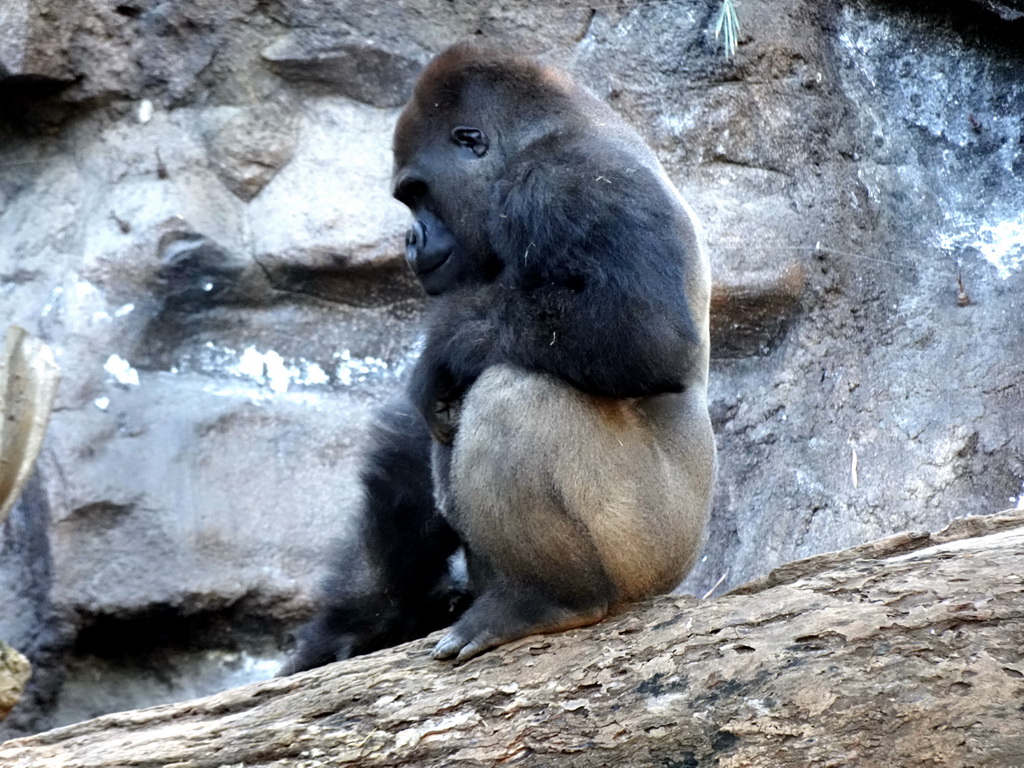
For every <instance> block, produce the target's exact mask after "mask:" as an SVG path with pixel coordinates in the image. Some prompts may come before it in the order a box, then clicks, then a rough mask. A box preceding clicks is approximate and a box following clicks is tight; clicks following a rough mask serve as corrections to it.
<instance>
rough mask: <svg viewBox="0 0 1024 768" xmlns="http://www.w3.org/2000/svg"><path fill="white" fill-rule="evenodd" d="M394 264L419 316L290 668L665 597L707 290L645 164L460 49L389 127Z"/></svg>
mask: <svg viewBox="0 0 1024 768" xmlns="http://www.w3.org/2000/svg"><path fill="white" fill-rule="evenodd" d="M394 193H395V197H396V198H397V199H399V200H400V201H401V202H403V203H404V204H405V205H406V206H407V207H409V209H410V210H411V211H412V213H413V216H414V219H415V222H414V225H413V227H412V228H411V229H410V233H409V236H408V237H407V241H406V242H407V251H406V258H407V260H408V261H409V264H410V266H411V267H412V269H413V271H414V272H415V273H416V275H417V276H418V277H419V279H420V280H421V282H422V283H423V285H424V288H425V289H426V290H427V292H428V294H430V295H431V296H432V299H431V302H432V305H431V310H430V314H429V316H428V322H427V333H426V343H425V345H424V350H423V354H422V355H421V357H420V358H419V360H418V361H417V363H416V365H415V367H414V369H413V372H412V375H411V378H410V382H409V385H408V387H407V399H405V400H402V401H399V402H397V404H395V405H393V406H392V409H391V410H390V411H386V412H385V413H384V414H382V415H381V416H380V420H379V422H378V426H377V430H376V434H375V437H374V443H373V447H372V449H371V451H370V453H369V454H368V457H367V460H366V465H365V469H364V472H363V482H364V485H365V497H364V502H363V504H364V506H363V509H362V512H361V515H360V519H361V521H362V522H361V525H362V529H361V531H360V534H359V536H358V540H357V541H355V542H353V544H352V545H351V546H350V547H349V548H348V549H347V551H346V552H345V553H343V554H342V556H341V557H340V558H339V561H338V563H337V565H336V569H335V572H334V574H333V576H332V577H331V579H330V580H329V581H328V584H327V587H326V589H325V595H324V598H323V602H322V608H321V611H320V613H319V614H318V616H317V617H316V618H315V619H314V621H313V622H312V623H311V624H310V625H308V626H307V627H306V628H305V629H304V630H303V631H302V634H301V636H300V642H299V648H298V651H297V653H296V655H295V656H294V657H293V659H292V662H291V663H290V664H289V666H288V668H287V669H288V671H295V670H297V669H305V668H308V667H311V666H316V665H318V664H322V663H325V662H326V661H329V660H331V659H334V658H344V657H346V656H348V655H351V654H353V653H363V652H367V651H370V650H374V649H376V648H380V647H383V646H386V645H390V644H394V643H397V642H401V641H402V640H405V639H409V638H412V637H416V636H419V635H422V634H425V633H427V632H429V631H431V630H432V629H434V628H437V627H439V626H442V625H444V624H446V623H449V622H450V621H451V620H452V619H455V618H456V617H457V616H458V615H459V613H460V612H461V611H462V610H463V608H465V606H466V602H467V599H466V595H465V593H463V592H462V591H461V589H460V587H459V585H458V584H457V583H456V582H455V581H453V579H452V576H451V574H450V573H449V568H448V565H449V560H450V558H451V556H452V555H453V553H455V552H456V550H458V549H459V548H460V546H461V547H462V549H463V550H464V552H465V556H466V563H467V567H468V576H469V589H470V594H471V595H472V603H471V604H470V606H469V607H468V609H466V610H465V613H464V614H463V615H462V616H461V618H459V619H458V620H457V621H456V623H455V625H454V627H453V628H452V630H451V631H450V632H449V633H448V635H447V636H446V637H445V638H444V639H442V640H441V642H440V643H438V645H437V647H436V648H435V651H434V655H435V657H437V658H448V657H452V656H457V657H458V658H459V659H460V660H464V659H467V658H470V657H472V656H474V655H476V654H478V653H481V652H483V651H484V650H486V649H488V648H491V647H494V646H495V645H499V644H501V643H504V642H508V641H510V640H514V639H516V638H517V637H522V636H524V635H527V634H532V633H535V632H545V631H557V630H561V629H567V628H571V627H574V626H580V625H582V624H587V623H592V622H594V621H598V620H600V619H601V618H602V617H603V616H604V615H605V614H606V613H607V611H608V610H609V609H610V608H612V607H614V606H615V605H618V604H621V603H624V602H629V601H633V600H638V599H642V598H643V597H646V596H648V595H651V594H655V593H658V592H664V591H668V590H670V589H671V588H672V587H673V586H674V585H675V584H676V583H678V581H679V580H680V579H681V578H682V577H683V575H685V573H686V571H687V570H688V569H689V567H690V565H691V564H692V562H693V560H694V559H695V557H696V554H697V550H698V547H699V544H700V541H701V536H702V531H703V528H704V524H705V522H706V518H707V514H708V509H709V503H710V493H711V482H712V478H713V475H714V464H715V451H714V439H713V436H712V434H711V426H710V420H709V418H708V415H707V403H706V389H707V367H708V346H709V341H708V338H709V333H708V304H709V295H710V273H709V268H708V263H707V257H706V255H705V253H704V251H703V248H702V245H701V241H700V235H699V231H698V227H697V224H696V221H695V219H694V217H693V214H692V212H691V211H690V210H689V208H688V207H687V206H686V204H685V203H684V202H683V201H682V199H681V198H680V197H679V195H678V193H677V192H676V191H675V189H674V187H672V185H671V182H669V180H668V177H667V176H666V174H665V173H664V171H663V169H662V168H661V166H660V164H659V163H658V161H657V159H656V158H655V156H654V155H653V153H652V152H651V151H650V150H649V149H648V148H647V147H646V146H645V145H644V144H643V142H642V141H641V140H640V138H639V137H638V136H637V135H636V134H635V132H633V131H632V130H631V129H630V128H628V127H627V126H626V125H625V124H624V123H623V122H622V121H621V119H619V118H618V117H617V116H616V115H615V114H614V112H613V111H612V110H611V109H610V108H608V107H607V105H605V104H603V103H602V102H600V101H599V100H597V99H596V98H594V97H593V96H592V95H590V94H588V93H587V92H586V91H584V90H583V89H581V88H579V87H578V86H576V85H574V84H573V83H572V82H571V81H570V80H568V78H566V77H565V76H564V75H561V74H560V73H557V72H555V71H553V70H549V69H546V68H544V67H541V66H540V65H538V64H536V63H535V62H531V61H528V60H525V59H520V58H515V57H511V56H508V55H504V54H500V53H494V52H491V51H486V50H481V49H479V48H475V47H473V46H469V45H461V46H455V47H453V48H452V49H449V50H448V51H446V52H445V53H443V54H441V55H440V56H439V57H438V58H437V59H435V60H434V62H432V63H431V65H430V66H428V68H427V70H426V71H425V72H424V74H423V75H422V77H421V78H420V81H419V82H418V84H417V86H416V89H415V92H414V95H413V99H412V100H411V101H410V103H409V105H407V106H406V108H405V110H404V111H403V113H402V116H401V118H400V119H399V122H398V126H397V128H396V131H395V176H394Z"/></svg>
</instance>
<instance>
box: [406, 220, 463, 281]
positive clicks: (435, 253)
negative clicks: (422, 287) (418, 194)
mask: <svg viewBox="0 0 1024 768" xmlns="http://www.w3.org/2000/svg"><path fill="white" fill-rule="evenodd" d="M436 241H440V242H436ZM454 252H455V248H454V246H453V245H452V243H451V239H450V238H448V237H443V236H441V237H434V238H432V237H431V236H430V234H429V229H428V227H427V225H426V224H425V223H424V222H423V220H422V219H417V220H416V221H415V222H413V225H412V226H411V227H409V231H408V232H407V233H406V235H405V260H406V261H407V262H408V263H409V266H410V267H411V268H412V271H413V272H414V273H415V274H416V275H417V277H422V276H423V275H426V274H429V273H430V272H433V271H434V270H436V269H438V268H439V267H440V266H442V265H443V264H444V263H445V262H446V261H448V259H450V258H451V256H452V254H453V253H454Z"/></svg>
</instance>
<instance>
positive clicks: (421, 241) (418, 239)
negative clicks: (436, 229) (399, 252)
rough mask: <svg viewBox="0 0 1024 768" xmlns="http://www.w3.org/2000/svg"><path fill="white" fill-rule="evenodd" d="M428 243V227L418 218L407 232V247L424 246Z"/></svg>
mask: <svg viewBox="0 0 1024 768" xmlns="http://www.w3.org/2000/svg"><path fill="white" fill-rule="evenodd" d="M426 244H427V228H426V227H425V226H424V225H423V222H422V221H420V220H419V219H417V220H416V221H415V222H414V223H413V225H412V226H411V227H409V231H408V232H406V233H405V247H406V248H423V247H425V246H426Z"/></svg>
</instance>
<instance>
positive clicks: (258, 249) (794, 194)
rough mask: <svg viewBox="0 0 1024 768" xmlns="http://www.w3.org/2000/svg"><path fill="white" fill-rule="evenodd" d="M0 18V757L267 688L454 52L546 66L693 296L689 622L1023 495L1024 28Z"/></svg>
mask: <svg viewBox="0 0 1024 768" xmlns="http://www.w3.org/2000/svg"><path fill="white" fill-rule="evenodd" d="M718 8H719V2H718V0H648V1H647V2H638V1H637V0H623V1H622V2H604V3H601V4H598V5H593V6H590V5H587V4H585V3H582V2H578V1H577V0H552V2H543V3H542V2H527V1H526V0H481V1H480V2H469V0H398V1H396V2H371V1H370V0H324V1H323V2H313V1H312V0H173V1H172V0H126V2H122V3H114V2H105V1H104V0H75V2H67V0H4V2H3V3H2V4H0V325H6V324H8V323H17V324H20V325H22V326H24V327H25V328H27V329H28V330H29V331H31V332H32V333H35V334H37V335H39V336H41V337H42V338H43V339H44V340H45V341H46V342H47V343H48V344H50V345H51V346H52V347H53V348H54V350H55V352H56V353H57V355H58V361H59V363H60V365H61V367H62V369H63V372H64V380H63V382H62V385H61V390H60V393H59V396H58V404H57V410H56V412H55V413H54V416H53V420H52V423H51V427H50V432H49V435H48V437H47V441H46V444H45V447H44V450H43V455H42V456H41V459H40V461H39V464H38V470H37V473H36V475H35V477H34V478H33V480H32V482H31V483H30V486H29V488H28V489H27V490H26V492H25V494H24V495H23V497H22V499H21V501H20V503H19V504H18V505H17V506H16V507H15V509H14V511H13V512H12V515H11V518H10V519H9V520H8V522H7V523H6V525H5V526H4V528H3V530H2V533H0V638H3V639H4V640H6V641H8V642H9V643H10V644H11V645H12V646H14V647H15V648H17V649H19V650H21V651H22V652H24V653H25V654H26V655H28V656H29V657H30V658H31V660H32V662H33V664H34V668H35V674H34V677H33V681H32V683H31V685H30V689H29V692H28V693H27V694H26V696H25V698H24V699H23V700H22V702H21V703H20V704H19V705H18V707H17V708H16V709H15V710H14V712H13V713H12V714H11V716H10V717H9V718H8V720H7V721H6V722H5V723H4V724H3V725H2V726H0V739H2V738H4V737H7V736H12V735H17V734H20V733H26V732H30V731H33V730H39V729H42V728H47V727H52V726H54V725H59V724H63V723H68V722H72V721H74V720H78V719H82V718H84V717H88V716H92V715H95V714H100V713H102V712H106V711H111V710H115V709H124V708H129V707H136V706H144V705H149V704H154V703H159V702H164V701H171V700H176V699H183V698H187V697H190V696H194V695H199V694H204V693H209V692H212V691H215V690H218V689H222V688H226V687H228V686H231V685H235V684H239V683H242V682H247V681H250V680H253V679H258V678H262V677H267V676H269V675H271V674H272V673H273V671H274V670H275V668H276V666H277V664H278V663H279V661H280V659H281V658H282V656H283V653H284V649H285V648H286V647H287V638H288V632H289V631H290V630H291V629H292V628H293V627H294V626H295V625H296V624H297V623H298V622H299V621H301V620H302V619H303V618H304V617H305V616H306V615H307V614H308V611H309V609H310V596H311V592H312V588H313V587H314V585H315V582H316V580H317V578H318V575H319V573H320V572H321V567H322V563H323V561H324V555H325V552H326V551H327V548H328V547H329V545H330V541H331V539H332V538H333V537H338V536H343V535H344V534H345V531H346V527H347V524H348V520H349V512H350V510H351V509H352V507H353V503H354V501H355V498H356V486H355V483H354V479H355V472H356V469H357V461H358V454H359V446H360V444H361V442H362V435H363V429H364V425H365V423H366V420H367V415H368V413H369V411H370V409H371V408H372V407H373V406H374V405H375V404H376V403H378V402H379V401H381V400H383V399H385V398H386V397H387V396H388V393H390V392H391V391H393V390H394V389H395V388H396V387H398V386H399V382H400V380H401V377H402V371H403V367H404V366H405V364H406V361H407V360H408V359H409V355H410V354H414V352H415V344H416V336H417V330H416V327H417V319H418V317H419V316H420V312H421V308H422V297H421V294H420V292H419V290H418V289H417V287H416V286H415V285H414V284H413V283H412V281H411V280H410V279H409V277H408V276H407V274H406V272H405V267H404V264H403V263H402V260H401V257H400V254H401V251H402V244H401V243H402V236H403V233H404V229H405V227H406V223H407V218H406V213H405V211H404V209H403V208H402V207H401V206H400V205H399V204H398V203H396V202H394V201H392V200H391V199H390V198H389V197H388V182H389V173H390V154H389V153H390V132H391V128H392V125H393V123H394V120H395V118H396V116H397V114H398V110H399V108H400V105H401V104H402V103H403V101H404V100H405V98H406V96H407V94H408V93H409V89H410V86H411V83H412V81H413V80H414V78H415V76H416V74H417V72H418V71H419V69H420V68H421V67H422V65H423V64H424V62H426V61H427V60H428V59H429V57H430V56H431V55H432V54H433V53H435V52H437V51H439V50H440V49H442V48H443V47H444V46H446V45H447V44H449V43H451V42H454V41H456V40H459V39H463V38H468V37H477V38H482V39H485V40H497V41H504V42H506V43H508V42H511V43H513V44H514V45H515V46H516V47H517V48H519V49H521V50H523V51H526V52H530V53H534V54H537V55H539V56H542V57H544V58H545V59H547V60H549V61H552V62H554V63H557V64H559V65H561V66H564V67H566V68H567V69H569V70H571V71H572V72H573V73H574V74H575V75H576V76H577V77H578V78H579V79H580V80H581V81H583V82H584V83H586V84H587V85H589V86H590V87H591V88H592V89H593V90H594V91H595V92H596V93H598V94H599V95H600V96H601V97H603V98H605V99H606V100H607V101H608V102H609V103H610V104H612V105H613V106H614V107H615V108H616V109H617V110H619V111H621V112H622V113H623V114H624V115H625V116H626V117H627V118H628V119H629V120H630V121H631V122H632V123H633V124H634V125H636V126H637V127H638V129H639V130H640V131H641V132H642V133H643V134H644V135H645V136H646V137H647V139H648V140H649V141H650V143H651V145H652V146H653V147H655V148H656V150H657V151H658V153H659V155H660V156H661V158H662V160H663V161H664V163H665V165H666V167H667V168H668V169H669V172H670V175H671V176H672V177H673V179H674V180H675V181H676V183H677V184H678V186H679V187H680V189H681V190H682V191H683V193H684V195H686V196H687V197H688V199H689V200H690V201H691V202H692V203H693V205H694V207H695V208H696V209H697V210H698V212H699V213H700V214H701V216H702V218H703V220H704V223H705V226H706V229H707V233H708V240H709V245H710V250H711V253H712V260H713V265H714V270H715V280H716V289H715V296H714V307H713V311H714V320H713V323H714V339H713V346H714V350H715V353H714V354H715V359H714V361H713V371H712V387H711V409H712V416H713V419H714V423H715V427H716V431H717V434H718V441H719V448H720V462H721V469H720V474H719V480H718V492H717V500H716V503H715V510H714V518H713V523H712V525H711V529H710V532H709V538H708V543H707V547H706V551H705V556H704V557H703V559H702V560H701V562H700V563H699V565H698V567H697V568H696V569H695V571H694V573H693V574H692V575H691V576H690V578H689V579H688V580H687V581H686V583H685V584H684V587H683V588H684V589H686V590H687V591H691V592H694V593H696V594H698V595H700V594H704V593H705V592H707V591H708V590H709V589H710V588H711V587H712V586H713V585H715V584H716V583H717V582H719V581H720V580H723V583H722V584H721V585H720V586H719V589H720V590H723V589H727V588H728V587H730V586H734V585H737V584H740V583H742V582H744V581H746V580H748V579H751V578H753V577H756V576H759V575H762V574H764V573H765V572H766V571H767V570H768V569H770V568H771V567H773V566H774V565H777V564H779V563H782V562H785V561H788V560H792V559H794V558H799V557H804V556H807V555H811V554H814V553H818V552H822V551H825V550H830V549H836V548H841V547H846V546H849V545H852V544H855V543H858V542H862V541H865V540H868V539H872V538H875V537H878V536H882V535H885V534H888V533H891V532H894V531H899V530H904V529H928V530H936V529H939V528H941V527H942V526H943V525H944V524H945V523H946V522H948V521H949V520H950V519H951V518H954V517H958V516H962V515H966V514H986V513H991V512H995V511H998V510H1000V509H1004V508H1007V507H1014V506H1021V505H1022V504H1024V502H1022V501H1021V499H1022V482H1024V389H1022V387H1024V384H1022V381H1024V322H1022V308H1024V301H1022V294H1024V117H1022V116H1024V44H1022V42H1021V41H1022V40H1024V2H1019V0H1003V1H1002V2H995V1H994V0H978V1H977V2H970V0H949V1H948V2H941V1H936V2H931V3H914V2H909V1H908V2H896V1H892V2H882V1H881V0H844V1H843V2H828V1H827V2H822V1H821V0H786V1H785V2H782V1H781V0H774V1H773V0H738V3H737V10H738V13H739V17H740V22H741V25H742V29H741V35H740V46H739V50H738V53H737V55H736V57H735V58H734V59H731V60H730V59H727V58H726V57H725V56H724V55H723V52H722V49H721V46H720V45H719V44H718V43H717V42H716V40H715V37H714V26H715V21H716V17H717V13H718Z"/></svg>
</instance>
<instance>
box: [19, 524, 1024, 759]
mask: <svg viewBox="0 0 1024 768" xmlns="http://www.w3.org/2000/svg"><path fill="white" fill-rule="evenodd" d="M1021 563H1024V513H1022V512H1019V511H1017V512H1011V513H1009V514H1004V515H1000V516H993V517H986V518H975V519H973V520H971V521H970V522H966V523H959V524H957V525H956V526H952V527H951V528H950V529H947V530H946V531H944V532H943V533H941V534H937V535H928V534H909V535H900V536H895V537H892V538H890V539H885V540H882V541H880V542H874V543H872V544H870V545H865V546H863V547H858V548H856V549H854V550H850V551H847V552H841V553H835V554H832V555H823V556H820V557H817V558H812V559H811V560H807V561H802V562H801V563H796V564H790V565H789V566H786V567H785V568H783V569H780V571H776V572H775V574H773V575H772V576H770V577H768V578H767V579H764V580H762V581H761V582H758V583H756V584H753V585H749V586H748V587H746V588H742V589H740V590H738V591H737V592H735V593H733V594H729V595H725V596H723V597H719V598H715V599H711V600H705V601H698V600H695V599H694V598H691V597H681V596H669V597H663V598H659V599H656V600H652V601H650V602H649V603H645V604H644V605H641V606H636V607H634V608H632V609H630V610H628V611H625V612H623V613H621V614H620V615H618V616H616V617H613V618H611V619H609V620H607V621H605V622H603V623H601V624H599V625H597V626H595V627H590V628H586V629H581V630H576V631H572V632H566V633H563V634H560V635H554V636H544V637H531V638H527V639H525V640H522V641H519V642H517V643H514V644H512V645H510V646H506V647H504V648H501V649H498V650H496V651H492V652H489V653H487V654H485V655H483V656H481V657H480V658H478V659H474V660H472V661H470V662H469V663H467V664H465V665H462V666H452V665H451V664H448V663H441V662H436V661H432V660H430V658H429V655H428V654H429V649H430V647H431V645H432V643H433V640H432V639H428V640H423V641H417V642H413V643H409V644H407V645H404V646H401V647H399V648H395V649H390V650H387V651H382V652H380V653H376V654H372V655H370V656H363V657H360V658H356V659H352V660H350V661H346V662H343V663H340V664H334V665H331V666H328V667H325V668H322V669H319V670H313V671H311V672H307V673H304V674H302V675H297V676H294V677H291V678H285V679H276V680H270V681H267V682H264V683H258V684H254V685H249V686H246V687H243V688H238V689H235V690H231V691H227V692H224V693H221V694H218V695H216V696H211V697H209V698H206V699H200V700H197V701H190V702H184V703H181V704H174V705H170V706H163V707H156V708H153V709H148V710H140V711H135V712H125V713H120V714H115V715H108V716H106V717H101V718H97V719H95V720H91V721H88V722H85V723H80V724H77V725H73V726H69V727H66V728H61V729H58V730H55V731H51V732H48V733H43V734H40V735H37V736H33V737H31V738H27V739H20V740H14V741H9V742H7V743H6V744H4V745H0V765H3V766H5V767H7V766H10V768H36V767H38V768H44V767H45V768H59V767H61V766H69V767H70V766H74V767H75V768H100V767H101V766H102V767H107V766H144V767H148V766H174V768H212V767H213V766H243V765H244V766H246V767H247V768H256V767H257V766H259V767H266V768H270V767H271V766H274V767H275V768H277V767H280V768H284V766H289V767H295V766H299V767H303V766H307V767H309V768H313V767H314V766H315V767H317V768H319V767H321V766H494V765H497V764H505V763H511V764H516V763H521V764H523V765H530V766H609V765H614V766H678V767H682V766H687V767H689V766H712V765H714V766H720V767H721V768H736V767H738V766H758V768H768V767H772V768H779V767H784V766H800V767H801V768H805V767H806V766H837V767H838V766H858V767H861V766H868V767H871V766H886V767H888V766H903V767H907V766H943V767H944V768H955V767H957V766H963V767H965V768H966V766H997V767H998V766H1005V767H1006V768H1011V767H1012V768H1020V766H1024V659H1022V649H1024V568H1022V567H1021Z"/></svg>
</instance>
